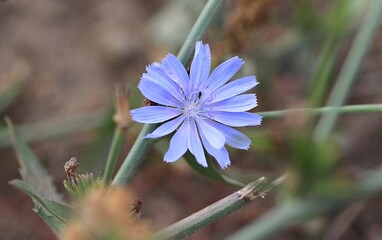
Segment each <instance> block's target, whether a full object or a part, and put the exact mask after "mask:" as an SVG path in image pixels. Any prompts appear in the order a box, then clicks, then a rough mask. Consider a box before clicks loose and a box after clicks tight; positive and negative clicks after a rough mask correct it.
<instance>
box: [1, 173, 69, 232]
mask: <svg viewBox="0 0 382 240" xmlns="http://www.w3.org/2000/svg"><path fill="white" fill-rule="evenodd" d="M9 184H11V185H12V186H14V187H15V188H17V189H19V190H20V191H23V192H24V193H26V194H28V195H29V196H30V197H31V198H32V200H33V202H34V204H35V209H34V211H35V212H36V213H37V214H38V215H39V216H40V217H41V218H42V219H43V220H44V221H45V222H46V224H47V225H48V226H49V227H51V228H52V230H54V231H55V232H58V230H59V229H60V227H61V226H62V225H63V224H67V222H68V219H69V218H70V215H71V213H72V209H71V208H70V207H69V206H67V205H64V204H61V203H58V202H55V201H52V200H49V199H47V198H44V197H42V196H41V195H40V194H38V192H37V191H35V190H34V189H33V188H32V186H31V185H29V184H28V183H27V182H26V181H23V180H19V179H15V180H12V181H10V182H9Z"/></svg>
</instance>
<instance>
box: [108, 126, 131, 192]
mask: <svg viewBox="0 0 382 240" xmlns="http://www.w3.org/2000/svg"><path fill="white" fill-rule="evenodd" d="M125 132H126V131H125V130H123V129H122V128H121V127H119V126H116V127H115V130H114V135H113V139H112V141H111V146H110V150H109V154H108V156H107V161H106V168H105V172H104V176H103V183H104V185H105V186H106V185H107V184H109V182H110V180H111V177H112V175H113V172H114V168H115V165H116V164H117V162H118V157H119V154H120V152H121V149H122V145H123V142H124V141H123V140H124V137H125Z"/></svg>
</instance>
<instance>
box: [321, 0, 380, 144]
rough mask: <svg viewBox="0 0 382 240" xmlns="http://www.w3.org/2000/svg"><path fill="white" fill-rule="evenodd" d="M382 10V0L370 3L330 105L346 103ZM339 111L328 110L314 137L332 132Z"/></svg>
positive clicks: (331, 96)
mask: <svg viewBox="0 0 382 240" xmlns="http://www.w3.org/2000/svg"><path fill="white" fill-rule="evenodd" d="M381 11H382V1H381V0H374V1H373V2H371V3H370V5H369V7H368V9H367V11H366V13H367V14H366V15H365V18H364V21H363V23H362V26H361V28H360V29H359V31H358V33H357V35H356V37H355V40H354V43H353V45H352V47H351V50H350V52H349V54H348V56H347V58H346V61H345V63H344V65H343V67H342V69H341V72H340V74H339V76H338V79H337V82H336V84H335V86H334V88H333V90H332V92H331V94H330V96H329V100H328V105H330V106H341V105H343V104H344V102H345V100H346V98H347V95H348V94H349V92H350V90H351V87H352V85H353V83H354V80H355V75H356V73H357V72H358V70H359V68H360V67H361V62H362V59H363V58H364V56H365V54H366V52H367V49H368V47H369V46H370V45H371V41H372V39H373V37H374V33H375V31H376V29H377V27H378V25H379V24H380V21H379V19H380V16H381ZM339 114H340V113H339V112H338V111H336V110H333V111H329V112H326V113H325V114H324V115H323V116H322V117H321V119H320V120H319V122H318V124H317V126H316V128H315V130H314V133H313V139H315V140H316V141H322V140H324V139H326V138H327V137H328V136H329V134H330V133H331V131H332V129H333V127H334V125H335V123H336V121H337V118H338V116H339Z"/></svg>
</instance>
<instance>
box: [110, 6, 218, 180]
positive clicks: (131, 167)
mask: <svg viewBox="0 0 382 240" xmlns="http://www.w3.org/2000/svg"><path fill="white" fill-rule="evenodd" d="M222 2H223V0H209V1H208V2H207V3H206V5H205V6H204V8H203V10H202V12H201V13H200V15H199V18H198V19H197V20H196V22H195V24H194V26H193V27H192V29H191V31H190V33H189V35H188V36H187V39H186V40H185V42H184V44H183V46H182V48H181V49H180V51H179V54H178V59H179V60H180V61H181V62H182V63H183V65H186V64H187V62H188V60H189V58H190V56H191V53H192V51H193V49H194V46H195V44H196V42H197V41H198V39H200V38H201V36H202V35H203V33H204V32H205V31H206V30H207V27H208V26H209V25H210V23H211V20H212V18H213V17H214V15H215V13H216V11H217V9H218V8H219V7H220V5H221V4H222ZM156 127H157V125H156V124H145V125H144V126H143V128H142V131H141V133H140V134H139V136H138V138H137V140H136V142H135V143H134V145H133V147H132V149H131V150H130V152H129V154H128V155H127V157H126V159H125V160H124V162H123V164H122V166H121V168H120V169H119V171H118V172H117V175H116V176H115V178H114V180H113V182H112V185H125V186H126V185H127V184H128V183H129V182H130V180H131V179H132V177H133V176H134V174H135V172H136V170H137V168H138V167H139V165H140V164H141V163H142V161H143V159H144V158H145V157H146V154H147V153H148V152H149V150H150V149H151V147H152V146H153V144H154V142H155V141H154V140H153V139H148V138H144V136H146V135H147V134H148V133H151V132H152V131H153V130H154V129H155V128H156Z"/></svg>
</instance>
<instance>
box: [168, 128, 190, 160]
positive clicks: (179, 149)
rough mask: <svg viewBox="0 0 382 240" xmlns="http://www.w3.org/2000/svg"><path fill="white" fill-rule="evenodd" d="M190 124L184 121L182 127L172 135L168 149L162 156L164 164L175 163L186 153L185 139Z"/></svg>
mask: <svg viewBox="0 0 382 240" xmlns="http://www.w3.org/2000/svg"><path fill="white" fill-rule="evenodd" d="M189 130H190V124H189V122H188V121H184V122H183V124H182V126H180V128H179V129H178V131H177V132H176V133H175V134H174V136H173V137H172V138H171V141H170V147H169V148H168V150H167V152H166V154H165V155H164V161H165V162H175V161H176V160H178V159H179V158H180V157H181V156H183V154H184V153H185V152H186V151H187V148H188V144H187V138H188V136H189V132H190V131H189Z"/></svg>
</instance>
